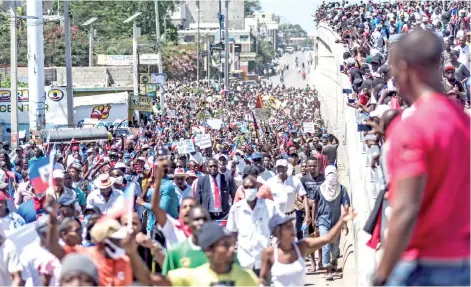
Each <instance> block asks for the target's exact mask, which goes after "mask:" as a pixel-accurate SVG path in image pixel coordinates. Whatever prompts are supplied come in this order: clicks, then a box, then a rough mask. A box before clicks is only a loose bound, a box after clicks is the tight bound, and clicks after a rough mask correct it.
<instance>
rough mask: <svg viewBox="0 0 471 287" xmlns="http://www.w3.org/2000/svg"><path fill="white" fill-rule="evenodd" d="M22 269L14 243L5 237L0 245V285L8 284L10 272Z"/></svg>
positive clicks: (10, 282)
mask: <svg viewBox="0 0 471 287" xmlns="http://www.w3.org/2000/svg"><path fill="white" fill-rule="evenodd" d="M22 270H23V268H22V266H21V264H20V260H19V258H18V253H17V252H16V246H15V244H14V243H13V242H12V241H11V240H9V239H6V240H5V242H3V244H2V245H1V246H0V286H10V285H11V284H12V280H11V274H12V273H15V272H18V271H22Z"/></svg>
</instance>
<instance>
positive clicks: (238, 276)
mask: <svg viewBox="0 0 471 287" xmlns="http://www.w3.org/2000/svg"><path fill="white" fill-rule="evenodd" d="M168 278H169V280H170V282H171V283H172V286H258V285H259V284H258V279H257V276H256V275H255V273H254V272H253V271H252V270H249V269H245V268H242V267H241V266H239V265H238V264H232V269H231V272H229V273H227V274H223V275H218V274H216V273H215V272H214V271H213V270H211V269H210V268H209V263H206V264H204V265H201V266H200V267H197V268H193V269H188V268H180V269H176V270H172V271H169V272H168Z"/></svg>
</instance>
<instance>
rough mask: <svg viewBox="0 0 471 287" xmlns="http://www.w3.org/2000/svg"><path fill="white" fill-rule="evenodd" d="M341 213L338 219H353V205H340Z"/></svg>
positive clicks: (354, 213) (344, 220) (345, 221)
mask: <svg viewBox="0 0 471 287" xmlns="http://www.w3.org/2000/svg"><path fill="white" fill-rule="evenodd" d="M340 210H341V214H340V219H341V220H342V221H343V222H344V223H347V222H348V221H350V220H353V219H354V218H355V217H356V216H357V212H356V211H355V209H353V207H348V208H347V207H344V206H341V207H340Z"/></svg>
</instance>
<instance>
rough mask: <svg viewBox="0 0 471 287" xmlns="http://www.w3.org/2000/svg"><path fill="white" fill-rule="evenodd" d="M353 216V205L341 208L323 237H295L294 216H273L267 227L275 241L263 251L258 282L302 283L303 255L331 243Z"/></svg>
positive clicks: (274, 283) (279, 284)
mask: <svg viewBox="0 0 471 287" xmlns="http://www.w3.org/2000/svg"><path fill="white" fill-rule="evenodd" d="M355 216H356V213H355V211H354V210H353V208H349V209H348V210H347V209H346V208H345V209H344V208H342V215H341V216H340V220H339V221H338V222H337V224H335V226H334V227H332V228H331V229H330V231H329V233H327V235H326V236H321V237H308V238H304V239H302V240H300V241H297V239H296V230H295V228H294V223H293V220H294V218H293V217H289V216H285V215H274V216H273V217H272V218H270V220H269V222H268V226H269V228H270V230H271V231H272V233H273V236H275V237H276V239H277V243H276V244H274V246H271V247H268V248H266V249H265V250H264V251H263V255H262V268H261V270H260V282H261V284H264V285H265V286H269V285H270V282H269V278H270V277H271V281H272V282H271V283H272V285H273V286H275V287H276V286H304V275H305V273H306V262H305V261H304V258H305V257H306V256H307V255H308V254H311V253H314V251H316V250H318V249H320V248H322V246H323V245H325V244H328V243H331V242H333V241H334V240H336V239H337V237H338V236H339V235H340V232H341V231H342V227H343V225H344V224H345V223H347V222H348V221H349V220H352V219H353V218H354V217H355Z"/></svg>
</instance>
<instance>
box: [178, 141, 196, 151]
mask: <svg viewBox="0 0 471 287" xmlns="http://www.w3.org/2000/svg"><path fill="white" fill-rule="evenodd" d="M177 149H178V154H187V153H190V152H195V151H196V150H195V146H194V145H193V141H192V140H182V141H179V142H178V143H177Z"/></svg>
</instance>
